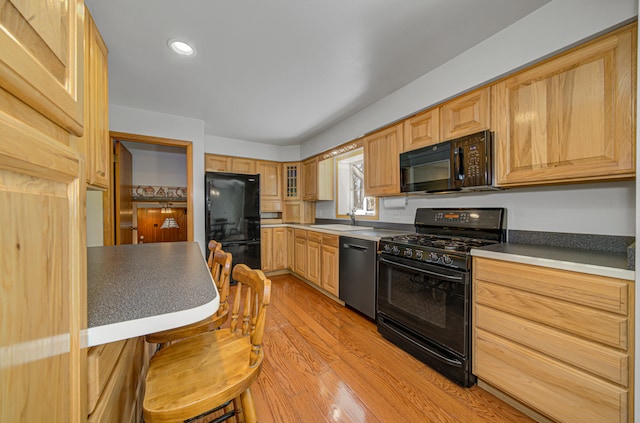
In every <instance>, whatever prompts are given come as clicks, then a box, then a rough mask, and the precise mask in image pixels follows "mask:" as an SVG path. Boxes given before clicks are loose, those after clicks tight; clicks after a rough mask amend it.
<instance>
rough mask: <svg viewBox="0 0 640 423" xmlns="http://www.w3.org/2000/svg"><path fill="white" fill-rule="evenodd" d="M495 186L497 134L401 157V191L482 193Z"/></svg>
mask: <svg viewBox="0 0 640 423" xmlns="http://www.w3.org/2000/svg"><path fill="white" fill-rule="evenodd" d="M491 189H495V188H494V186H493V134H492V133H491V132H490V131H482V132H478V133H475V134H471V135H467V136H464V137H461V138H456V139H453V140H449V141H445V142H441V143H439V144H434V145H430V146H427V147H422V148H419V149H417V150H413V151H407V152H406V153H402V154H400V190H401V191H402V192H416V191H425V192H427V193H437V192H447V191H481V190H491Z"/></svg>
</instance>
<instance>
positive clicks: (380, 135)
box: [364, 122, 403, 197]
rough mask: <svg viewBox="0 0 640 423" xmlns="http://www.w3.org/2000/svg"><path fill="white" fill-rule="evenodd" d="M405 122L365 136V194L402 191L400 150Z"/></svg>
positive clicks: (385, 193)
mask: <svg viewBox="0 0 640 423" xmlns="http://www.w3.org/2000/svg"><path fill="white" fill-rule="evenodd" d="M402 130H403V124H402V122H401V123H398V124H396V125H393V126H391V127H389V128H386V129H383V130H380V131H378V132H375V133H373V134H371V135H367V136H366V137H364V195H365V196H367V197H371V196H378V197H380V196H387V195H393V194H399V193H400V158H399V157H400V151H401V150H402V139H403V138H402Z"/></svg>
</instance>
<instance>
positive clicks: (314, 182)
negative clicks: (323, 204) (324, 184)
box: [302, 156, 318, 201]
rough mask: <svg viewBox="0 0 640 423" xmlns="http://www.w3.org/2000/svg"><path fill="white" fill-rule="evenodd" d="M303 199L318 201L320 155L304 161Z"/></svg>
mask: <svg viewBox="0 0 640 423" xmlns="http://www.w3.org/2000/svg"><path fill="white" fill-rule="evenodd" d="M302 175H303V176H302V183H303V186H304V189H303V190H302V199H303V200H304V201H316V200H317V199H318V157H317V156H316V157H312V158H310V159H307V160H305V161H303V162H302Z"/></svg>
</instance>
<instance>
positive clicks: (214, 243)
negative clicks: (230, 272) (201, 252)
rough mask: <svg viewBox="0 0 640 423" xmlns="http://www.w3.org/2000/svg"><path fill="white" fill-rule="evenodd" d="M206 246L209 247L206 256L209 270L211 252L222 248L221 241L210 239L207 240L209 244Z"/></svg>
mask: <svg viewBox="0 0 640 423" xmlns="http://www.w3.org/2000/svg"><path fill="white" fill-rule="evenodd" d="M207 248H208V249H209V255H208V256H207V266H209V270H212V269H213V253H215V252H216V251H218V250H220V249H222V243H221V242H218V241H215V240H213V239H212V240H211V241H209V245H208V246H207Z"/></svg>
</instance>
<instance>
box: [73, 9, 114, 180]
mask: <svg viewBox="0 0 640 423" xmlns="http://www.w3.org/2000/svg"><path fill="white" fill-rule="evenodd" d="M84 32H85V38H84V45H85V47H84V98H85V101H84V123H85V124H84V132H83V135H82V137H81V138H79V139H78V140H77V149H78V151H80V152H81V153H82V154H84V156H85V158H86V161H87V164H86V171H87V183H88V184H89V185H92V186H96V187H100V188H108V187H109V180H110V179H109V178H110V173H111V172H110V168H111V141H110V139H109V67H108V61H107V56H108V51H107V46H106V45H105V43H104V41H103V40H102V37H101V36H100V32H98V28H97V27H96V24H95V22H94V21H93V18H92V17H91V14H90V13H89V9H85V31H84Z"/></svg>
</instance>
